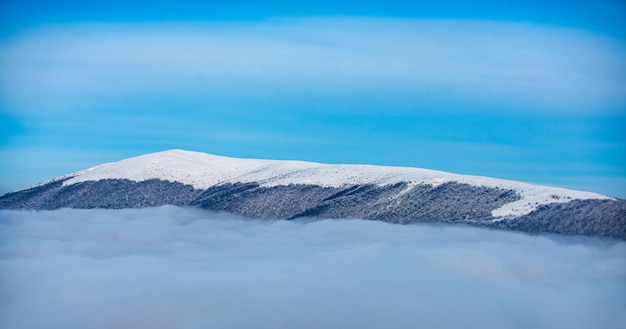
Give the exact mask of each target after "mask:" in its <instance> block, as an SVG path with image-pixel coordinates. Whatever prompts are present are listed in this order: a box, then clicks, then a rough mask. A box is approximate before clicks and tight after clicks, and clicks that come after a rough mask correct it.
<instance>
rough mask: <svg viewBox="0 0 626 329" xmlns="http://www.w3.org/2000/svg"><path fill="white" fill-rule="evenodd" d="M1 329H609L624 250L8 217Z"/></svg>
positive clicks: (326, 225) (194, 217)
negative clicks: (42, 328)
mask: <svg viewBox="0 0 626 329" xmlns="http://www.w3.org/2000/svg"><path fill="white" fill-rule="evenodd" d="M0 241H1V243H0V326H1V327H4V328H41V327H46V328H85V327H89V328H147V327H150V328H321V327H324V328H357V327H358V328H381V327H385V328H416V327H425V328H436V327H441V328H616V327H619V326H620V325H621V324H622V323H624V321H626V309H625V305H626V303H625V301H626V300H625V297H624V294H623V291H624V288H625V287H626V244H625V243H623V242H620V243H615V242H607V241H599V240H593V239H582V240H581V239H574V238H556V237H550V238H548V237H542V236H528V235H523V234H515V233H507V232H496V231H486V230H480V229H474V228H467V227H454V226H424V225H406V226H402V225H393V224H387V223H382V222H373V221H359V220H325V221H317V222H308V223H307V222H288V221H258V220H246V219H242V218H238V217H235V216H231V215H226V214H212V213H207V212H203V211H199V210H194V209H185V208H176V207H163V208H156V209H142V210H70V209H62V210H56V211H40V212H28V211H22V212H16V211H2V212H0Z"/></svg>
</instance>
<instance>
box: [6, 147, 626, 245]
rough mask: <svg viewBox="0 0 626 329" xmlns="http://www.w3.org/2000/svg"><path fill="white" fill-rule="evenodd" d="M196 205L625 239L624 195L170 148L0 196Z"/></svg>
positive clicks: (34, 202)
mask: <svg viewBox="0 0 626 329" xmlns="http://www.w3.org/2000/svg"><path fill="white" fill-rule="evenodd" d="M161 205H179V206H196V207H200V208H204V209H208V210H213V211H226V212H231V213H235V214H239V215H243V216H248V217H253V218H263V219H269V218H273V219H293V218H299V217H315V218H362V219H371V220H382V221H386V222H394V223H412V222H444V223H465V224H470V225H479V226H486V227H494V228H504V229H513V230H520V231H526V232H549V233H560V234H583V235H593V236H604V237H613V238H618V239H626V200H621V199H614V198H610V197H608V196H604V195H600V194H596V193H591V192H582V191H574V190H568V189H563V188H557V187H549V186H542V185H534V184H528V183H522V182H516V181H509V180H502V179H495V178H488V177H480V176H469V175H457V174H452V173H447V172H442V171H435V170H426V169H419V168H408V167H385V166H372V165H330V164H320V163H313V162H303V161H282V160H258V159H238V158H230V157H223V156H216V155H211V154H206V153H199V152H190V151H183V150H170V151H165V152H158V153H152V154H147V155H143V156H138V157H133V158H129V159H125V160H122V161H119V162H113V163H106V164H102V165H99V166H95V167H92V168H89V169H86V170H83V171H79V172H76V173H73V174H69V175H66V176H62V177H58V178H54V179H52V180H50V181H47V182H43V183H40V184H38V185H36V186H34V187H32V188H29V189H26V190H22V191H18V192H12V193H7V194H5V195H3V196H0V208H3V209H56V208H63V207H70V208H116V209H119V208H141V207H154V206H161Z"/></svg>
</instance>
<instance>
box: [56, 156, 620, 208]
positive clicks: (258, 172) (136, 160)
mask: <svg viewBox="0 0 626 329" xmlns="http://www.w3.org/2000/svg"><path fill="white" fill-rule="evenodd" d="M68 176H70V177H71V178H70V179H68V180H66V181H65V182H64V183H63V184H64V185H71V184H75V183H79V182H84V181H97V180H101V179H129V180H132V181H144V180H148V179H160V180H167V181H172V182H180V183H183V184H188V185H192V186H193V187H195V188H197V189H206V188H209V187H211V186H215V185H219V184H224V183H251V182H256V183H258V184H260V185H261V186H265V187H271V186H278V185H289V184H312V185H320V186H324V187H341V186H348V185H355V184H376V185H381V186H384V185H389V184H395V183H399V182H407V183H409V186H415V185H420V184H427V185H432V186H437V185H440V184H443V183H446V182H458V183H465V184H470V185H474V186H485V187H495V188H502V189H507V190H508V189H511V190H515V191H517V193H518V194H519V195H520V196H521V199H520V200H518V201H515V202H511V203H508V204H505V205H504V206H503V207H501V208H499V209H496V210H494V211H493V212H492V214H493V216H494V217H499V218H503V217H507V216H521V215H524V214H528V213H530V212H531V211H533V210H535V209H537V207H538V206H539V205H542V204H547V203H555V202H568V201H570V200H573V199H608V198H609V197H607V196H604V195H600V194H597V193H591V192H582V191H575V190H568V189H563V188H557V187H549V186H542V185H534V184H528V183H522V182H516V181H509V180H503V179H495V178H488V177H481V176H469V175H457V174H452V173H447V172H443V171H436V170H427V169H420V168H409V167H387V166H372V165H343V164H342V165H333V164H321V163H315V162H304V161H285V160H259V159H240V158H231V157H224V156H217V155H211V154H207V153H200V152H191V151H184V150H169V151H164V152H158V153H151V154H147V155H142V156H138V157H133V158H129V159H125V160H122V161H118V162H112V163H105V164H102V165H99V166H95V167H92V168H89V169H86V170H83V171H79V172H77V173H75V174H72V175H68Z"/></svg>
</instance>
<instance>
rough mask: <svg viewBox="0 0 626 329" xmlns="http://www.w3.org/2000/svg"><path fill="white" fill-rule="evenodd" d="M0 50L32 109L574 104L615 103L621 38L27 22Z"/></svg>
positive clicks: (464, 28) (430, 28) (515, 29)
mask: <svg viewBox="0 0 626 329" xmlns="http://www.w3.org/2000/svg"><path fill="white" fill-rule="evenodd" d="M1 47H2V48H0V51H1V54H2V61H1V64H0V65H1V67H2V71H3V75H2V87H1V89H0V90H1V91H2V94H3V95H4V98H5V99H6V100H8V102H9V103H11V104H13V105H15V106H16V108H19V110H24V109H31V108H36V107H38V108H42V106H37V105H38V104H39V105H41V104H40V103H42V99H45V104H46V105H47V106H46V107H45V108H46V109H47V110H50V109H51V108H56V109H58V108H66V109H67V108H72V107H82V108H84V107H88V106H89V105H93V104H90V103H96V102H111V101H112V98H117V99H119V98H120V97H122V96H132V95H143V96H144V97H145V95H146V93H147V94H150V93H156V92H161V93H162V92H165V93H180V92H184V93H186V94H188V95H197V94H202V93H204V92H207V91H218V92H220V91H221V92H224V91H226V92H228V93H232V94H235V95H236V94H238V93H258V92H259V90H264V91H266V92H267V91H270V92H272V91H273V92H280V91H284V90H291V91H302V90H305V91H309V92H329V93H332V92H343V93H357V94H365V95H367V94H370V93H372V92H374V93H376V94H381V95H386V94H387V95H388V94H398V95H403V96H402V97H406V95H411V94H415V93H418V94H420V95H431V96H430V97H434V98H446V97H458V98H459V99H461V100H463V99H491V100H496V101H498V100H500V101H502V100H507V101H508V102H509V103H511V104H512V106H511V108H515V107H533V106H539V107H542V108H546V107H548V108H553V109H565V108H567V109H569V110H572V109H574V110H586V111H596V110H598V109H603V108H613V107H615V106H616V105H617V104H621V103H623V102H624V100H625V99H626V96H625V92H626V63H625V60H624V58H626V45H625V44H624V42H623V41H620V40H613V39H609V38H604V37H601V36H597V35H592V34H588V33H585V32H581V31H576V30H567V29H562V28H555V27H546V26H539V25H531V24H515V23H500V22H481V21H429V20H398V19H379V18H317V19H294V20H278V21H268V22H257V23H230V24H195V25H194V24H178V25H176V24H170V25H168V24H145V25H139V24H137V25H115V24H112V25H74V26H59V27H47V28H41V29H35V30H33V31H30V32H28V33H24V34H22V35H18V36H15V37H13V38H10V39H6V40H4V42H3V43H2V46H1ZM433 95H434V96H433ZM112 96H115V97H112ZM50 105H56V106H50ZM9 108H11V107H9Z"/></svg>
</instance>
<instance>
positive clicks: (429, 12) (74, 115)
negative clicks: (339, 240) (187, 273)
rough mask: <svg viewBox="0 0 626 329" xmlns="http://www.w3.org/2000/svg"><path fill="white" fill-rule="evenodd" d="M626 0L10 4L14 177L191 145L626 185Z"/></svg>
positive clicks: (7, 128) (1, 150) (597, 187)
mask: <svg viewBox="0 0 626 329" xmlns="http://www.w3.org/2000/svg"><path fill="white" fill-rule="evenodd" d="M625 128H626V4H625V3H624V1H616V0H599V1H568V2H564V1H476V2H473V3H469V2H466V1H437V2H436V3H427V2H414V3H412V4H407V3H406V2H405V1H393V0H392V1H384V2H381V1H316V2H313V3H297V2H292V1H264V2H252V1H250V2H241V1H234V2H222V1H220V2H212V1H168V0H161V1H139V0H133V1H123V2H115V1H106V2H105V1H100V2H99V1H70V0H66V1H31V0H3V1H1V2H0V193H2V192H7V191H10V190H15V189H21V188H25V187H27V186H29V185H31V184H34V183H37V182H39V181H42V180H45V179H48V178H51V177H54V176H59V175H63V174H67V173H70V172H73V171H77V170H80V169H84V168H86V167H89V166H92V165H96V164H99V163H102V162H108V161H116V160H120V159H123V158H126V157H130V156H135V155H139V154H144V153H149V152H155V151H161V150H166V149H171V148H181V149H188V150H195V151H202V152H208V153H214V154H220V155H227V156H237V157H255V158H273V159H300V160H310V161H319V162H328V163H371V164H380V165H397V166H416V167H424V168H432V169H439V170H445V171H451V172H457V173H465V174H476V175H486V176H494V177H501V178H507V179H515V180H523V181H529V182H536V183H544V184H550V185H557V186H564V187H570V188H575V189H583V190H591V191H596V192H600V193H605V194H609V195H613V196H619V197H626V129H625Z"/></svg>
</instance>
